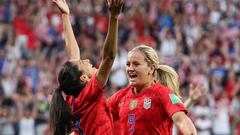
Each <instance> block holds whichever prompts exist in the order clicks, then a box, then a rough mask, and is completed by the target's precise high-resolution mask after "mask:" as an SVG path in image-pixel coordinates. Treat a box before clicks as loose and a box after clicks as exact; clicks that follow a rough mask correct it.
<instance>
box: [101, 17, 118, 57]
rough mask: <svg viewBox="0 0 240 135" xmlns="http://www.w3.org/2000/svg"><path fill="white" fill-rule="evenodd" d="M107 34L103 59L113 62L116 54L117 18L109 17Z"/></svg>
mask: <svg viewBox="0 0 240 135" xmlns="http://www.w3.org/2000/svg"><path fill="white" fill-rule="evenodd" d="M108 27H109V28H108V34H107V36H106V40H105V42H104V48H103V59H110V60H111V59H112V60H114V58H115V56H116V54H117V43H118V19H117V17H111V16H110V17H109V26H108Z"/></svg>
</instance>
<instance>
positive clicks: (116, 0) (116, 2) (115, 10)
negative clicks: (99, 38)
mask: <svg viewBox="0 0 240 135" xmlns="http://www.w3.org/2000/svg"><path fill="white" fill-rule="evenodd" d="M107 2H108V8H109V10H110V15H111V17H118V16H119V14H120V13H121V10H122V7H123V4H124V0H107Z"/></svg>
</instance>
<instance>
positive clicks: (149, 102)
mask: <svg viewBox="0 0 240 135" xmlns="http://www.w3.org/2000/svg"><path fill="white" fill-rule="evenodd" d="M151 105H152V99H151V98H150V97H146V98H144V100H143V108H144V109H146V110H147V109H149V108H151Z"/></svg>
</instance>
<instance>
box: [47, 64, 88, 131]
mask: <svg viewBox="0 0 240 135" xmlns="http://www.w3.org/2000/svg"><path fill="white" fill-rule="evenodd" d="M82 74H83V72H82V71H80V70H79V69H78V67H77V65H74V64H72V63H71V62H69V61H67V62H65V63H64V65H63V68H62V69H61V70H60V72H59V74H58V82H59V87H58V88H57V89H56V90H55V91H54V93H53V96H52V100H51V106H50V118H49V123H50V129H51V133H52V134H53V135H65V134H69V133H70V132H71V127H72V125H71V121H72V119H73V114H72V111H71V109H70V107H69V106H68V105H67V103H66V101H65V100H64V98H63V96H62V91H63V92H64V93H65V94H66V95H72V96H78V94H79V93H80V92H81V90H82V89H83V88H84V87H85V85H86V83H84V82H82V81H81V80H80V76H81V75H82Z"/></svg>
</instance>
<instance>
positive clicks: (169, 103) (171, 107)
mask: <svg viewBox="0 0 240 135" xmlns="http://www.w3.org/2000/svg"><path fill="white" fill-rule="evenodd" d="M161 93H162V94H161V99H162V100H161V102H162V105H163V107H164V110H165V111H166V113H167V115H168V116H169V117H172V115H173V114H174V113H175V112H179V111H183V112H185V113H186V114H187V113H188V111H187V109H186V108H185V107H184V104H183V102H182V101H181V99H180V98H179V97H178V96H176V95H175V94H174V93H173V92H172V91H171V90H168V89H166V90H163V91H162V92H161Z"/></svg>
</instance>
